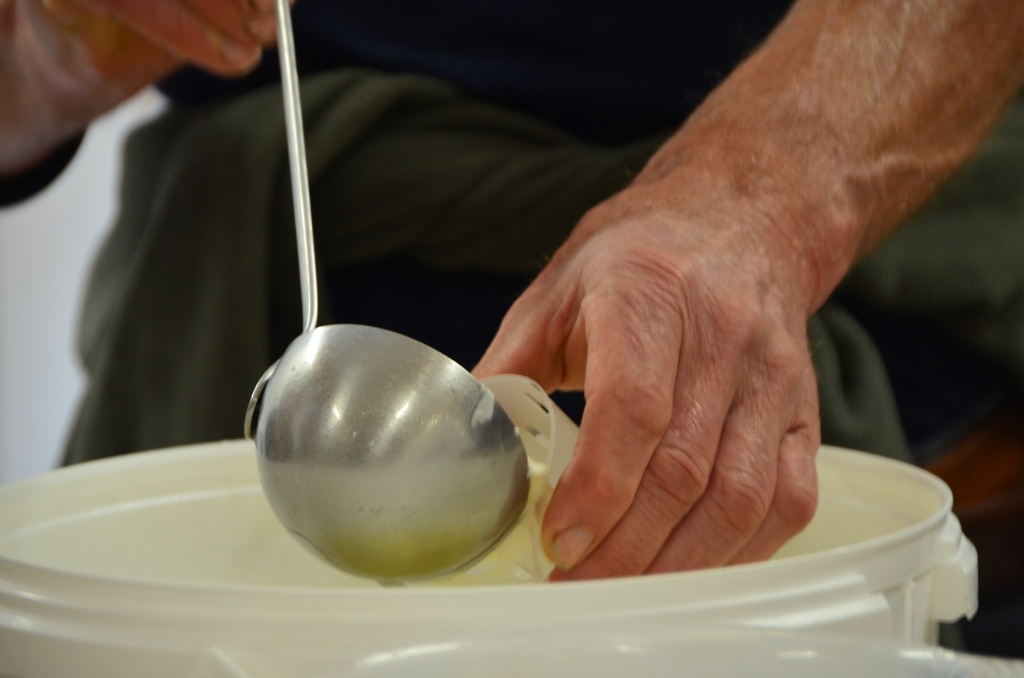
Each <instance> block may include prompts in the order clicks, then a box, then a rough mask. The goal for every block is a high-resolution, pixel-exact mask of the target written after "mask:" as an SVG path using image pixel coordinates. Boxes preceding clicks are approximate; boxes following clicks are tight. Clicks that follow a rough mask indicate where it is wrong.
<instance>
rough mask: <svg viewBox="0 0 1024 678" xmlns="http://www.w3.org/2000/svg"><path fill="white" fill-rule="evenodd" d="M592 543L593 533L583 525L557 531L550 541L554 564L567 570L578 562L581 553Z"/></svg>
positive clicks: (580, 558) (581, 555)
mask: <svg viewBox="0 0 1024 678" xmlns="http://www.w3.org/2000/svg"><path fill="white" fill-rule="evenodd" d="M593 543H594V533H593V532H591V531H590V530H588V529H587V528H585V527H570V528H569V529H567V530H563V531H561V532H559V533H558V535H557V536H556V537H555V539H554V541H552V542H551V557H552V558H554V560H555V565H557V566H558V567H559V568H561V569H563V570H568V569H570V568H572V567H574V566H575V565H576V563H578V562H580V560H582V558H583V554H585V553H586V552H587V549H589V548H590V545H591V544H593Z"/></svg>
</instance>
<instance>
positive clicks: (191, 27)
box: [0, 0, 276, 176]
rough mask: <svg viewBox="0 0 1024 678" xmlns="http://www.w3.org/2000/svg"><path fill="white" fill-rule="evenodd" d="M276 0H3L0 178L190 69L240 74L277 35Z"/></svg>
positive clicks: (0, 1) (0, 23)
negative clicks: (174, 74) (122, 104)
mask: <svg viewBox="0 0 1024 678" xmlns="http://www.w3.org/2000/svg"><path fill="white" fill-rule="evenodd" d="M274 8H275V4H274V0H146V1H145V2H137V1H135V0H0V86H2V88H3V91H4V92H5V93H7V94H9V95H10V96H6V97H5V101H4V106H3V107H0V132H2V133H3V136H4V143H3V144H0V176H3V175H4V174H7V173H17V172H18V171H20V170H21V169H23V168H25V167H29V166H31V165H32V164H33V163H34V162H35V161H37V160H39V159H41V158H42V157H45V155H46V154H47V153H48V152H49V151H50V150H51V149H53V148H55V147H56V146H57V145H59V144H60V143H61V142H62V141H63V140H64V139H66V138H68V137H70V136H72V135H73V134H75V133H77V132H80V131H81V130H82V129H84V127H85V126H86V125H88V124H89V122H91V120H92V119H93V118H95V117H97V116H99V115H101V114H102V113H104V112H106V111H107V110H109V109H111V108H113V107H114V106H116V105H117V104H118V103H120V102H122V101H124V100H125V99H127V98H128V97H130V96H131V95H132V94H134V93H135V92H137V91H139V90H140V89H142V88H144V87H146V86H147V85H149V84H151V83H153V82H155V81H157V80H159V79H161V78H163V77H165V76H167V75H168V74H170V73H171V72H172V71H173V70H175V69H177V68H178V67H179V66H181V65H183V64H186V63H190V64H193V65H196V66H199V67H201V68H205V69H207V70H209V71H212V72H214V73H217V74H220V75H225V76H232V75H240V74H242V73H245V72H247V71H249V70H250V69H252V68H253V67H254V66H255V65H256V64H257V63H258V62H259V59H260V55H261V53H262V49H263V47H264V46H266V45H269V44H271V43H273V42H274V40H275V38H276V14H275V10H274Z"/></svg>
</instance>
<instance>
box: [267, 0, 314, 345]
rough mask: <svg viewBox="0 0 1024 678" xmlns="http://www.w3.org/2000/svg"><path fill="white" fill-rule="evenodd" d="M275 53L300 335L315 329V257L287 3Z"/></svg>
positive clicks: (282, 5) (280, 6) (280, 10)
mask: <svg viewBox="0 0 1024 678" xmlns="http://www.w3.org/2000/svg"><path fill="white" fill-rule="evenodd" d="M277 50H278V54H279V55H280V57H281V89H282V91H283V93H284V118H285V130H286V131H287V134H288V159H289V165H290V168H291V176H292V200H293V202H294V205H295V241H296V244H297V245H298V250H299V285H300V286H301V289H302V318H303V321H304V323H305V325H304V327H303V332H309V331H311V330H313V329H315V328H316V316H317V291H316V255H315V254H314V251H313V215H312V211H311V209H310V202H309V174H308V172H307V169H306V140H305V137H304V135H303V131H302V108H301V103H300V101H299V76H298V73H297V71H296V67H295V39H294V37H293V34H292V17H291V8H290V7H289V4H288V0H277Z"/></svg>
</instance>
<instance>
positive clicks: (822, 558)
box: [0, 440, 952, 616]
mask: <svg viewBox="0 0 1024 678" xmlns="http://www.w3.org/2000/svg"><path fill="white" fill-rule="evenodd" d="M243 444H244V446H245V449H243ZM249 445H251V441H245V440H227V441H218V442H212V443H201V444H197V445H190V446H182V447H172V448H164V449H160V450H149V451H146V452H142V453H135V454H133V455H128V456H126V457H115V458H108V459H102V460H97V461H96V462H87V463H85V464H79V465H76V466H70V467H65V468H62V469H58V470H57V471H59V472H62V473H64V476H63V478H66V479H68V478H70V479H72V480H73V479H74V478H76V477H77V476H78V475H79V474H81V475H82V476H83V477H88V475H91V474H92V473H95V472H101V471H102V469H103V468H106V464H109V463H117V464H123V465H125V466H131V467H134V466H138V465H146V464H147V463H148V462H147V461H146V459H152V458H153V457H146V458H145V459H144V458H142V456H141V455H159V454H168V453H173V454H175V455H177V461H179V462H180V461H181V460H182V458H183V457H206V456H208V455H210V454H211V453H216V454H217V455H218V456H222V457H233V456H242V455H244V454H247V453H249V452H248V446H249ZM821 452H825V454H826V455H831V456H833V458H835V459H839V460H841V461H842V462H847V463H855V464H863V463H868V464H871V465H875V464H883V465H890V466H891V467H893V468H900V469H901V471H902V472H903V473H905V474H907V475H913V476H914V477H916V478H918V479H920V480H925V481H927V483H928V484H929V485H930V486H931V487H933V488H934V489H936V490H938V491H939V492H941V493H942V494H943V495H944V498H945V501H944V504H943V508H942V509H941V510H939V511H936V512H935V513H933V514H932V515H931V516H929V517H928V518H927V519H925V520H923V521H920V522H918V523H915V524H913V525H910V526H908V527H905V528H902V529H900V530H897V531H895V532H892V533H889V534H886V535H882V536H880V537H874V538H871V539H866V540H863V541H859V542H856V543H855V544H850V545H845V546H840V547H835V548H831V549H826V550H823V551H820V552H815V553H811V554H806V555H801V556H792V557H784V558H779V559H773V560H768V561H762V562H757V563H746V564H741V565H734V566H729V567H727V568H713V569H708V570H699V571H692V572H682V573H664V574H656V575H645V576H638V577H628V578H618V579H604V580H590V581H582V582H561V583H559V584H557V589H553V587H552V585H551V584H548V583H545V582H535V583H527V584H501V585H489V586H465V587H440V586H438V587H433V586H415V587H406V588H402V589H388V588H380V587H374V586H372V585H369V586H365V587H352V588H332V587H329V586H260V585H248V584H241V585H224V584H213V583H209V584H207V583H198V582H184V581H155V580H147V579H144V578H126V577H115V576H106V575H102V574H94V573H85V572H76V571H73V570H68V569H62V568H56V567H51V566H46V565H41V564H35V563H31V562H27V561H24V560H20V559H17V558H12V557H9V556H5V555H3V554H0V594H3V593H4V589H5V588H6V587H5V586H4V584H5V583H14V584H15V585H19V586H20V589H19V590H20V591H22V592H23V593H26V594H29V595H32V596H38V597H39V598H41V599H45V600H49V601H51V602H52V601H54V600H55V599H54V598H53V596H52V593H53V592H54V591H55V590H61V589H63V592H65V593H72V595H70V596H68V598H67V599H62V600H66V601H67V602H68V604H71V603H72V602H75V603H77V604H80V605H81V604H86V605H87V604H89V603H90V602H93V603H99V602H101V601H102V605H103V607H105V608H109V607H110V594H111V593H112V592H114V591H115V590H116V592H117V593H118V596H116V598H115V599H133V600H132V602H131V603H128V604H127V608H126V609H130V610H132V611H134V612H136V613H137V612H139V610H140V606H139V599H138V598H137V597H136V595H133V594H132V593H131V592H132V591H135V592H136V593H137V594H138V595H139V596H150V597H156V598H158V599H166V600H170V599H171V598H173V599H177V600H179V601H180V600H181V599H182V598H183V597H184V598H188V599H190V600H193V602H195V601H206V602H210V603H216V602H217V601H218V600H221V601H225V600H227V601H231V602H234V601H236V600H237V599H238V598H240V597H244V598H246V599H248V600H250V601H252V602H257V601H259V602H260V604H259V605H247V606H246V608H247V609H245V610H240V611H239V612H238V613H237V614H236V615H232V616H238V615H242V614H251V613H253V612H255V611H256V610H259V609H266V608H270V607H275V603H279V602H281V601H285V600H294V601H299V600H301V601H303V604H304V605H306V604H309V603H310V602H313V601H316V600H328V601H329V600H332V599H333V600H334V602H328V603H327V604H326V607H325V609H327V608H329V607H331V606H332V605H336V600H337V599H339V598H344V599H346V600H352V599H362V598H366V599H372V600H373V601H374V604H375V605H377V604H382V603H383V601H389V600H390V601H398V600H401V601H402V602H403V603H410V602H412V600H411V599H419V600H422V601H424V602H430V601H433V600H434V599H436V598H437V597H438V596H442V595H443V596H444V597H445V599H446V600H451V599H462V598H468V599H469V600H470V601H477V600H478V599H479V597H480V594H481V593H486V594H487V595H488V596H490V597H499V598H503V597H512V596H514V597H516V598H533V597H536V596H538V595H543V596H544V597H546V598H549V597H550V596H551V593H552V591H553V590H558V591H565V593H564V594H555V595H556V596H559V597H563V598H564V597H569V596H579V597H584V596H590V595H593V594H599V593H601V591H602V590H606V589H609V588H611V589H613V590H614V591H616V592H623V591H625V592H629V591H636V592H640V591H642V590H644V589H649V588H651V587H653V588H654V589H655V592H664V591H665V585H666V584H669V585H671V584H673V583H675V584H677V586H678V585H679V584H681V582H682V581H683V579H682V578H683V577H685V578H686V579H685V580H686V581H687V582H690V584H689V586H688V587H692V588H695V589H700V588H701V587H702V586H703V585H704V582H705V581H706V580H707V579H709V578H720V577H721V576H722V575H723V573H725V574H728V575H729V576H731V577H733V578H736V577H739V578H740V579H741V580H743V581H742V583H743V584H744V585H746V584H747V583H749V582H750V581H752V580H754V579H757V580H758V581H759V582H762V583H763V581H764V579H765V577H766V576H769V578H771V579H775V580H779V581H781V580H784V579H792V577H793V576H794V573H792V570H793V569H794V567H796V569H797V570H799V571H803V572H802V573H803V574H810V573H812V572H818V571H820V570H821V569H823V568H824V567H825V566H827V565H829V561H832V563H831V564H832V565H835V566H841V565H843V564H844V562H845V561H849V560H850V559H851V558H853V557H861V556H864V555H865V554H877V553H878V552H879V551H881V550H890V549H892V548H899V547H902V546H905V545H907V544H908V543H910V542H913V541H916V540H919V539H920V538H921V537H922V536H924V535H925V534H927V533H930V532H932V531H935V530H937V529H938V528H940V527H941V524H943V523H944V522H945V520H946V518H947V515H948V513H949V512H950V511H951V507H952V493H951V491H950V490H949V488H948V486H947V485H946V484H945V483H944V482H942V481H941V480H940V479H938V478H937V477H934V476H932V475H931V474H928V472H927V471H924V470H923V469H919V468H917V467H915V466H913V465H910V464H907V463H905V462H901V461H897V460H893V459H888V458H884V457H880V456H878V455H873V454H871V453H867V452H863V451H859V450H852V449H847V448H841V447H836V446H829V445H822V446H821ZM168 458H169V457H168ZM136 459H137V461H136ZM92 464H95V466H90V465H92ZM100 464H104V466H103V467H100V466H99V465H100ZM86 466H90V467H89V468H88V469H86V470H83V469H84V468H85V467H86ZM96 469H99V471H97V470H96ZM908 471H909V472H910V473H908ZM55 472H56V471H55ZM72 472H76V473H75V475H72ZM43 475H44V476H45V475H46V474H43ZM39 477H40V476H37V477H34V478H29V479H26V480H23V481H19V482H18V483H13V484H11V485H9V486H7V487H3V488H0V497H3V495H4V493H5V490H8V489H9V488H11V487H15V486H17V485H22V484H26V483H32V481H34V480H37V479H38V478H39ZM783 570H789V571H790V572H789V573H786V572H785V571H783ZM850 573H851V572H848V571H843V572H833V573H828V574H818V575H817V576H815V577H814V579H815V580H818V581H825V580H828V579H835V578H836V576H837V575H838V574H850ZM40 579H45V580H52V581H45V582H42V581H40ZM673 580H674V581H673ZM72 589H73V591H72ZM0 598H2V595H0ZM180 604H181V603H180V602H179V603H178V605H180ZM387 604H389V605H390V604H397V603H387ZM221 605H223V602H221ZM0 609H2V608H0ZM154 609H160V610H163V609H164V608H163V607H160V606H158V605H154ZM183 609H184V608H183ZM188 609H189V610H190V611H191V613H193V614H194V613H195V612H196V611H197V610H196V609H195V608H194V607H188ZM307 611H310V610H307Z"/></svg>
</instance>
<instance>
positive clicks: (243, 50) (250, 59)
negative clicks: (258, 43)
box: [220, 40, 261, 67]
mask: <svg viewBox="0 0 1024 678" xmlns="http://www.w3.org/2000/svg"><path fill="white" fill-rule="evenodd" d="M220 53H221V55H222V56H223V57H224V61H226V62H227V63H229V64H230V65H232V66H238V67H242V66H250V65H253V64H255V63H256V62H257V61H259V59H260V54H261V51H260V49H259V48H258V47H244V46H242V45H239V44H238V43H237V42H232V41H231V40H222V41H221V43H220Z"/></svg>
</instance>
